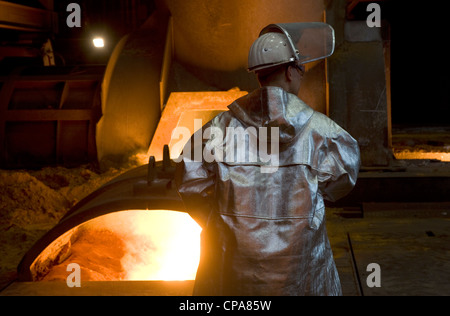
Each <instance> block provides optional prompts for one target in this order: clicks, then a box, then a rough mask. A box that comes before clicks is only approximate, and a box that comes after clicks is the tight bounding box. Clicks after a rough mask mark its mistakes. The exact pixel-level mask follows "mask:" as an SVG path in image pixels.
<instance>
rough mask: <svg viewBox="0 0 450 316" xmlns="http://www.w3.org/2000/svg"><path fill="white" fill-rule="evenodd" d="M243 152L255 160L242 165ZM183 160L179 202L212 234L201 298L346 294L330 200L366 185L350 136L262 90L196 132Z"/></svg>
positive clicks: (205, 242) (291, 99)
mask: <svg viewBox="0 0 450 316" xmlns="http://www.w3.org/2000/svg"><path fill="white" fill-rule="evenodd" d="M264 128H266V129H270V130H271V131H268V130H264ZM274 128H276V129H275V130H274ZM236 131H239V132H242V131H244V132H245V133H244V138H240V139H239V136H236V135H237V134H239V133H237V132H236ZM272 131H275V133H272ZM276 132H278V134H277V133H276ZM199 133H201V134H199ZM213 134H214V135H213ZM255 134H256V135H255ZM230 135H232V136H231V137H229V136H230ZM274 136H275V137H274ZM200 137H201V138H200ZM255 137H256V138H257V139H258V140H261V139H263V138H264V141H267V144H265V145H264V142H257V141H255V139H256V138H255ZM199 139H202V141H201V142H200V143H199V142H198V140H199ZM233 139H234V141H233ZM236 139H237V140H236ZM196 140H197V143H196V142H195V141H196ZM243 146H245V147H244V148H246V151H245V152H250V153H251V154H248V153H247V154H246V155H241V157H240V158H241V159H237V158H236V157H237V156H238V152H239V150H240V149H242V148H243ZM277 147H278V148H277ZM199 148H200V149H201V150H202V157H201V158H198V157H199V156H198V155H197V156H195V155H194V152H195V150H198V149H199ZM189 153H190V154H189ZM197 153H198V151H197ZM229 153H231V154H230V155H229V156H228V154H229ZM233 155H234V156H233ZM254 156H256V158H255V157H254ZM211 157H214V158H215V159H211ZM268 157H271V158H272V159H270V161H269V159H268ZM227 158H228V159H227ZM233 158H234V159H233ZM263 158H264V159H263ZM179 159H180V160H179V163H178V164H177V172H176V183H177V188H178V192H179V193H180V195H181V197H182V199H183V202H184V204H185V206H186V209H187V211H188V212H189V214H190V215H191V216H192V217H193V218H194V219H195V220H196V221H197V222H198V223H199V224H200V225H201V226H202V228H203V231H202V237H201V258H200V264H199V268H198V271H197V277H196V282H195V288H194V295H341V294H342V291H341V285H340V281H339V276H338V272H337V269H336V266H335V263H334V260H333V253H332V250H331V247H330V243H329V240H328V235H327V230H326V226H325V207H324V199H327V200H331V201H335V200H337V199H339V198H341V197H343V196H345V195H346V194H348V193H349V192H350V190H351V189H352V188H353V186H354V185H355V182H356V179H357V175H358V171H359V166H360V156H359V147H358V144H357V142H356V141H355V140H354V139H353V138H352V137H351V136H350V135H349V134H348V133H347V132H346V131H345V130H343V129H342V128H341V127H339V126H338V125H337V124H336V123H334V122H333V121H332V120H330V119H329V118H328V117H326V116H325V115H323V114H321V113H318V112H316V111H314V110H313V109H312V108H310V107H309V106H308V105H306V104H305V103H304V102H303V101H302V100H300V99H299V98H298V97H297V96H294V95H292V94H289V93H287V92H286V91H284V90H283V89H281V88H277V87H263V88H261V89H258V90H256V91H254V92H252V93H250V94H248V95H246V96H244V97H242V98H240V99H238V100H236V101H235V102H234V103H232V104H231V105H230V106H229V111H226V112H224V113H221V114H219V115H218V116H216V117H215V118H214V119H212V120H211V121H210V122H208V123H207V124H206V125H205V126H204V127H203V128H202V129H201V130H199V131H198V132H196V134H194V136H193V137H192V138H191V141H190V142H188V144H187V145H186V147H185V149H184V151H183V154H182V155H181V156H180V158H179ZM269 166H272V168H273V169H267V168H268V167H269ZM264 168H266V169H264Z"/></svg>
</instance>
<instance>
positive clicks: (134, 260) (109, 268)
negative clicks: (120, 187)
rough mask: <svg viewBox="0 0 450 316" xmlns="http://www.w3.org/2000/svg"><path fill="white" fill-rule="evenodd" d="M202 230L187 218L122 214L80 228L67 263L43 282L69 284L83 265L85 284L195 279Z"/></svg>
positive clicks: (177, 214)
mask: <svg viewBox="0 0 450 316" xmlns="http://www.w3.org/2000/svg"><path fill="white" fill-rule="evenodd" d="M200 232H201V228H200V226H198V225H197V223H196V222H195V221H194V220H193V219H192V218H191V217H190V216H189V215H188V214H186V213H181V212H173V211H122V212H116V213H111V214H108V215H104V216H101V217H98V218H96V219H93V220H91V221H88V222H86V223H84V224H83V225H81V226H79V227H77V228H76V231H75V232H74V233H73V236H75V237H71V240H73V241H72V242H71V243H69V247H70V250H69V251H68V253H67V255H65V260H64V261H63V262H62V263H61V264H59V265H56V266H54V267H52V268H51V270H50V272H49V273H48V274H47V275H46V276H45V277H44V278H43V280H44V281H45V280H47V281H50V280H63V279H64V280H65V279H66V277H67V275H68V274H69V273H68V272H67V271H66V267H67V265H68V264H70V263H77V264H78V265H79V266H80V267H81V279H82V280H85V281H105V280H165V281H173V280H194V279H195V275H196V271H197V266H198V263H199V258H200Z"/></svg>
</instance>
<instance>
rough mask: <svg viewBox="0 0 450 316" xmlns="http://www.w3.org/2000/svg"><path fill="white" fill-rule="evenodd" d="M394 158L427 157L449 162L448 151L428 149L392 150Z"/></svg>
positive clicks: (449, 155) (449, 154)
mask: <svg viewBox="0 0 450 316" xmlns="http://www.w3.org/2000/svg"><path fill="white" fill-rule="evenodd" d="M394 156H395V158H396V159H399V160H402V159H405V160H407V159H418V160H420V159H427V160H428V159H429V160H438V161H444V162H450V153H448V152H430V151H409V150H394Z"/></svg>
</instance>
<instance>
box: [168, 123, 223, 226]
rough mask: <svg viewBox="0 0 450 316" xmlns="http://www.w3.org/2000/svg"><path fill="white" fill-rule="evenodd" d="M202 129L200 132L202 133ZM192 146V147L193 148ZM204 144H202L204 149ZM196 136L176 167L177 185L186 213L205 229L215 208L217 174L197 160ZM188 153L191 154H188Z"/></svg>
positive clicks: (185, 149) (208, 165)
mask: <svg viewBox="0 0 450 316" xmlns="http://www.w3.org/2000/svg"><path fill="white" fill-rule="evenodd" d="M201 131H202V129H200V130H199V132H201ZM191 144H192V146H191ZM197 145H199V144H197ZM203 145H204V144H200V146H201V149H203ZM194 146H195V142H194V136H192V138H191V140H190V141H189V142H188V143H187V144H186V146H185V148H184V151H183V153H182V156H181V157H180V158H181V161H180V162H178V163H177V165H176V172H175V183H176V186H177V190H178V193H179V195H180V197H181V198H182V200H183V203H184V206H185V211H186V212H188V213H189V215H191V217H192V218H193V219H194V220H195V221H197V223H198V224H199V225H200V226H202V227H204V225H205V224H206V222H207V220H208V217H209V214H210V212H211V209H212V207H213V197H214V186H215V173H214V172H213V169H212V166H211V165H210V164H207V163H205V162H204V161H203V159H201V160H199V161H196V160H195V155H194V152H195V147H194ZM187 151H189V152H190V155H189V154H186V153H187Z"/></svg>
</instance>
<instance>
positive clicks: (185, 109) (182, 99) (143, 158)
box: [137, 88, 248, 164]
mask: <svg viewBox="0 0 450 316" xmlns="http://www.w3.org/2000/svg"><path fill="white" fill-rule="evenodd" d="M246 94H248V92H246V91H241V90H239V88H235V89H231V90H229V91H214V92H212V91H204V92H172V93H171V94H170V97H169V100H168V101H167V105H166V106H165V108H164V111H163V113H162V116H161V120H160V121H159V124H158V127H157V129H156V131H155V134H154V136H153V139H152V142H151V144H150V148H149V150H148V152H147V153H146V154H141V155H139V157H137V158H138V159H139V161H140V162H141V163H142V164H146V163H148V157H150V156H155V158H156V161H158V160H162V158H163V148H164V145H169V150H170V157H171V158H172V159H175V158H177V157H178V156H179V154H180V152H181V150H182V148H175V146H174V142H173V140H172V139H171V136H172V132H173V131H174V130H175V128H177V127H186V128H188V129H189V130H190V131H191V134H194V132H195V130H194V120H195V119H201V120H202V121H203V123H204V124H206V123H207V122H208V121H209V120H211V119H212V118H213V117H214V116H216V115H217V114H219V113H220V112H224V111H227V110H228V106H229V105H230V104H231V103H233V102H234V101H235V100H236V99H238V98H240V97H242V96H244V95H246Z"/></svg>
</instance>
